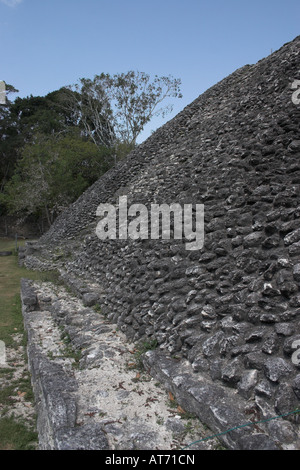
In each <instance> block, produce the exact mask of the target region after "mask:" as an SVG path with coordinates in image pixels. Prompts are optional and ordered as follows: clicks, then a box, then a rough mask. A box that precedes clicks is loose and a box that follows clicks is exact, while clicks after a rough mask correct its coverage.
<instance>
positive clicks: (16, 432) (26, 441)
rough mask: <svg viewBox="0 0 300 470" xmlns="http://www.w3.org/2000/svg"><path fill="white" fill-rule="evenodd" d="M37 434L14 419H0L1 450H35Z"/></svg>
mask: <svg viewBox="0 0 300 470" xmlns="http://www.w3.org/2000/svg"><path fill="white" fill-rule="evenodd" d="M35 444H36V433H35V432H34V431H32V430H30V429H28V428H27V426H26V425H25V423H22V422H18V421H16V420H15V419H14V418H12V417H6V418H3V419H0V450H34V449H35Z"/></svg>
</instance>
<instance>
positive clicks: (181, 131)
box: [22, 37, 300, 440]
mask: <svg viewBox="0 0 300 470" xmlns="http://www.w3.org/2000/svg"><path fill="white" fill-rule="evenodd" d="M299 51H300V37H297V38H296V39H295V40H294V41H292V42H291V43H288V44H285V45H284V46H283V47H282V48H281V49H280V50H278V51H276V52H275V53H273V54H271V55H270V56H268V57H266V58H265V59H263V60H261V61H259V62H258V63H257V64H256V65H246V66H245V67H242V68H241V69H239V70H237V71H236V72H234V73H233V74H232V75H230V76H228V77H227V78H225V79H224V80H222V81H221V82H219V83H218V84H216V85H215V86H213V87H212V88H210V89H209V90H207V91H206V92H205V93H204V94H202V95H201V96H200V97H199V98H197V99H196V100H195V101H194V102H193V103H191V104H190V105H189V106H187V107H186V108H185V109H184V110H183V111H182V112H181V113H179V114H178V115H177V116H176V117H175V118H174V119H173V120H171V121H169V122H168V123H167V124H166V125H164V126H163V127H161V128H160V129H159V130H158V131H156V132H155V133H154V134H153V135H152V136H151V137H150V138H149V139H147V141H146V142H144V143H143V144H142V145H140V146H139V147H138V148H137V149H136V150H135V151H133V152H132V153H131V154H130V155H129V157H128V158H127V159H126V160H124V161H122V162H120V163H119V164H118V165H117V166H116V167H115V168H114V169H112V170H111V171H109V172H108V173H107V174H106V175H104V176H103V177H102V178H100V180H99V181H97V182H96V183H95V184H94V185H93V186H92V187H91V188H89V189H88V190H87V191H86V192H85V193H84V194H83V195H82V196H81V197H80V198H79V199H78V201H76V202H75V204H73V205H72V206H71V207H70V208H69V209H68V210H67V211H66V212H65V213H63V214H62V215H61V216H60V217H59V218H58V219H57V220H56V222H55V223H54V224H53V226H52V227H51V229H50V230H49V232H48V233H46V234H45V235H44V236H43V237H42V238H41V239H40V240H39V242H38V243H37V244H35V245H28V247H27V250H26V253H24V254H22V257H24V259H25V264H26V265H27V266H29V267H32V266H34V267H38V268H43V267H45V266H52V267H53V266H54V267H59V268H60V269H61V270H62V272H63V275H64V277H65V279H66V280H67V281H68V282H69V284H70V285H73V287H74V288H75V289H77V292H78V293H79V294H80V295H82V296H86V299H88V298H89V299H94V301H97V302H98V303H99V304H100V306H101V309H102V311H103V313H104V314H105V315H107V317H108V318H109V319H110V320H112V321H114V322H116V323H118V325H119V327H120V329H121V330H122V331H123V332H125V334H126V335H127V336H128V338H130V339H131V340H134V341H138V340H141V339H147V340H153V339H154V340H156V341H157V343H158V351H160V352H162V353H164V354H169V355H171V356H177V358H182V360H187V361H188V362H189V364H190V365H191V369H192V370H193V371H194V373H195V374H198V375H199V376H201V377H202V378H203V377H204V378H206V380H207V383H208V382H209V383H213V384H215V385H216V387H221V388H222V389H224V390H225V391H226V390H228V393H232V391H234V392H235V393H236V394H237V397H238V399H243V400H245V402H246V401H248V400H252V401H253V403H255V404H256V406H258V405H257V404H258V403H260V405H259V406H260V412H261V413H262V416H267V415H268V413H271V415H281V414H285V413H288V412H291V411H293V410H295V409H297V408H298V409H299V408H300V403H299V400H300V365H299V363H300V354H299V359H298V356H297V354H295V352H296V351H297V349H300V132H299V131H300V106H299V103H298V101H299V100H298V95H297V88H298V87H299V85H297V83H298V82H297V81H298V80H300V56H299ZM299 83H300V82H299ZM120 195H126V196H127V198H128V204H133V203H142V204H145V205H146V206H147V207H149V205H150V204H151V203H159V204H162V203H167V204H171V203H179V204H185V203H193V204H204V208H205V218H204V230H205V239H204V246H203V248H202V249H201V250H198V251H189V250H187V249H186V247H185V240H174V239H171V240H130V239H128V240H99V238H98V237H97V235H96V233H95V229H96V226H97V223H98V221H99V217H96V209H97V207H98V205H99V204H100V203H111V204H114V205H117V203H118V198H119V196H120ZM82 283H84V286H85V287H84V288H81V287H80V286H81V285H83V284H82ZM88 295H89V297H88ZM297 344H298V346H297ZM297 416H299V415H292V416H290V417H288V418H287V421H286V420H285V424H284V426H283V427H282V428H280V432H281V433H282V434H284V433H285V438H286V439H287V440H288V439H290V440H294V439H295V432H296V431H295V429H297V426H298V425H297V422H298V421H297V419H298V418H297ZM286 426H291V428H289V427H288V429H287V428H286ZM293 426H296V428H293ZM278 432H279V431H278Z"/></svg>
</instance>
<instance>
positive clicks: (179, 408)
mask: <svg viewBox="0 0 300 470" xmlns="http://www.w3.org/2000/svg"><path fill="white" fill-rule="evenodd" d="M177 411H178V413H181V414H183V413H185V411H184V409H183V408H181V406H178V407H177Z"/></svg>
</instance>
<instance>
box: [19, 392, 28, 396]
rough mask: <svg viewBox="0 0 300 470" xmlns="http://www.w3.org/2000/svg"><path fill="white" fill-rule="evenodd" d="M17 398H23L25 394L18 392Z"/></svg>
mask: <svg viewBox="0 0 300 470" xmlns="http://www.w3.org/2000/svg"><path fill="white" fill-rule="evenodd" d="M18 395H19V397H24V395H26V392H18Z"/></svg>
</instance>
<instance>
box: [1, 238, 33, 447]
mask: <svg viewBox="0 0 300 470" xmlns="http://www.w3.org/2000/svg"><path fill="white" fill-rule="evenodd" d="M21 244H24V241H18V246H21ZM0 251H13V255H11V256H0V340H2V341H4V343H5V347H6V350H7V351H8V350H9V351H10V357H12V358H13V359H12V362H11V363H10V359H9V358H8V359H7V367H4V365H2V366H1V365H0V450H31V449H32V448H36V445H34V444H35V443H36V442H37V434H36V432H35V429H34V426H35V423H34V422H33V420H32V409H34V402H33V394H32V390H31V383H30V376H29V373H28V371H27V370H26V366H27V357H26V348H25V346H26V335H25V332H24V327H23V317H22V311H21V299H20V280H21V278H22V277H26V278H29V279H34V280H38V279H40V278H41V273H38V272H33V271H29V270H27V269H26V268H24V267H20V266H18V259H17V255H16V250H15V240H10V239H4V238H0ZM11 352H12V353H11ZM15 357H17V359H15ZM20 357H21V360H20ZM22 361H23V362H22ZM24 366H25V367H24ZM20 371H21V372H20ZM22 400H26V402H25V404H24V407H23V408H24V410H26V407H28V410H29V409H30V408H31V410H30V411H31V418H30V419H26V414H25V416H24V414H23V415H22V416H21V417H20V416H17V414H15V413H14V411H15V410H16V409H17V407H18V408H19V407H20V405H22V402H21V401H22Z"/></svg>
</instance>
